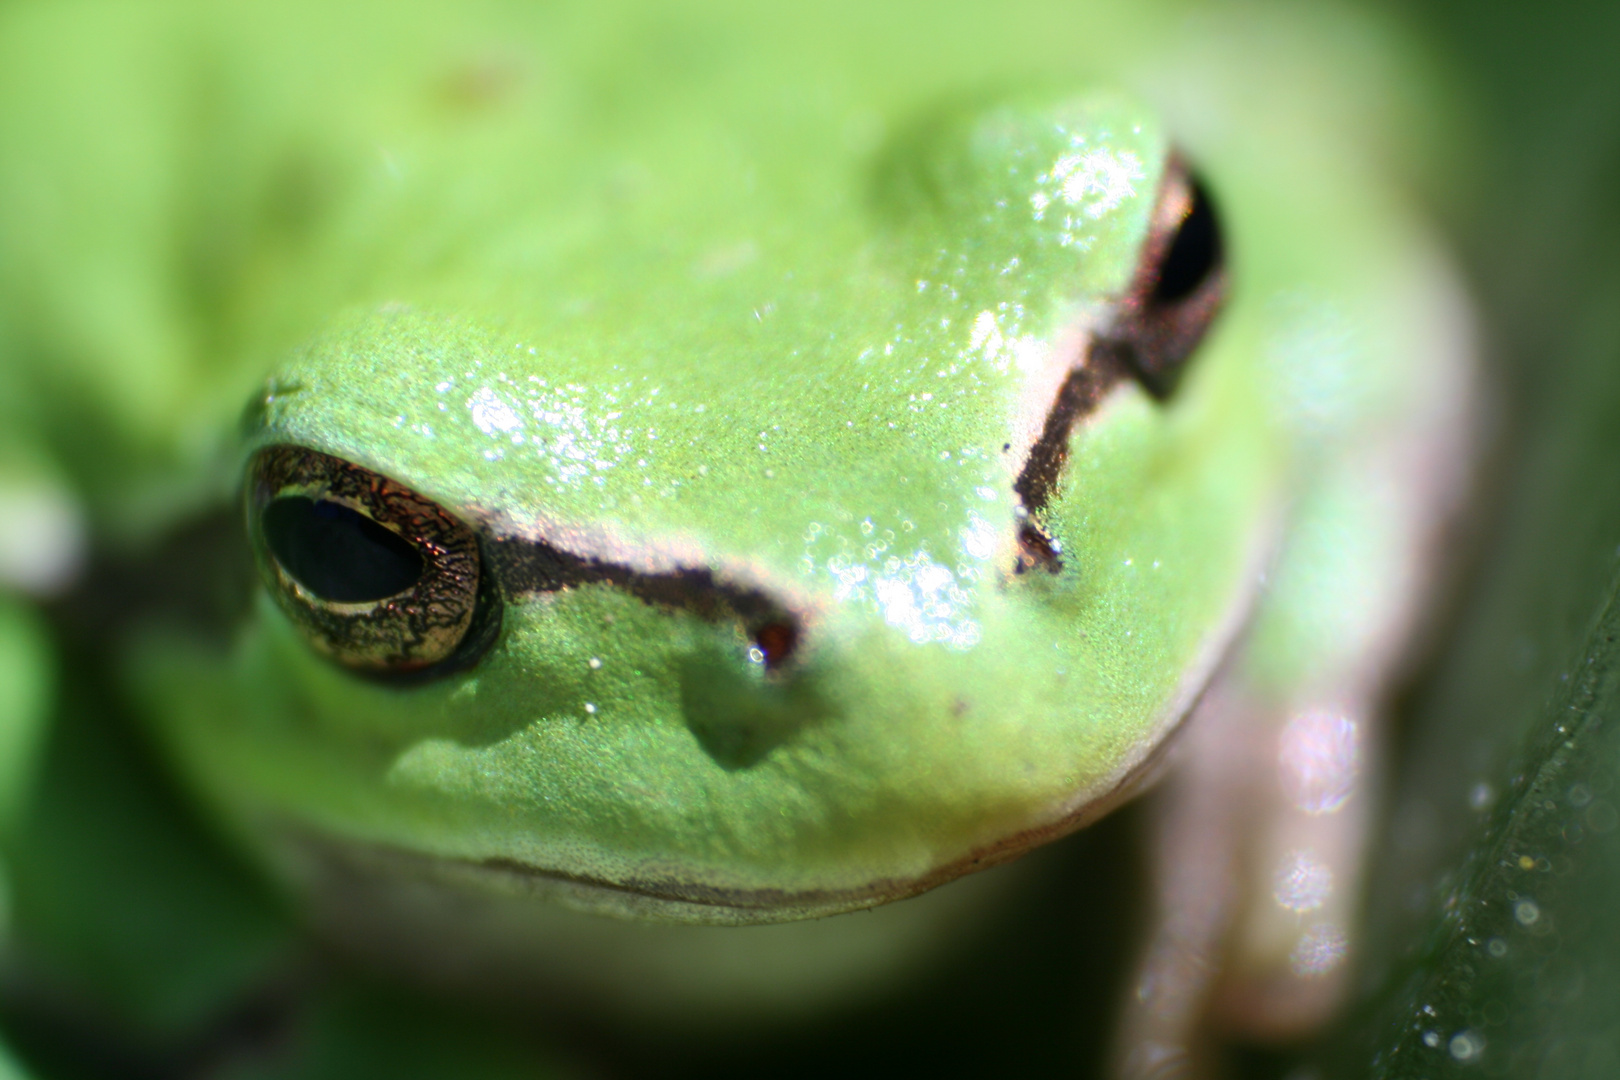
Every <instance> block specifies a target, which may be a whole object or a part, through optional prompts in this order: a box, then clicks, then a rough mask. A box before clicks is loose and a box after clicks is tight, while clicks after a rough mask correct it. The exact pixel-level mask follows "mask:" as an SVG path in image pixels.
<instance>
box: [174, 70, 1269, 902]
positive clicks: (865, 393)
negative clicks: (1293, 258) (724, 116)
mask: <svg viewBox="0 0 1620 1080" xmlns="http://www.w3.org/2000/svg"><path fill="white" fill-rule="evenodd" d="M639 145H641V148H642V150H643V152H644V155H645V156H643V157H642V158H641V159H640V160H639V161H638V162H637V164H636V167H635V171H634V175H633V176H631V177H630V178H629V179H625V177H624V176H623V175H622V170H623V165H622V162H619V161H616V160H615V159H613V157H612V155H611V154H606V153H600V152H593V153H594V154H595V156H592V155H586V156H585V160H584V163H583V164H581V165H579V166H577V167H575V168H573V169H572V170H571V171H570V173H569V175H570V176H572V177H573V178H574V179H573V180H572V181H571V183H572V187H568V186H567V185H564V188H565V189H566V190H561V191H559V190H558V189H556V188H555V186H553V187H549V188H547V189H546V191H545V197H544V198H540V197H538V196H537V197H535V198H533V199H531V200H528V201H526V202H522V203H520V204H518V205H514V206H510V207H507V208H505V210H504V211H503V213H502V214H500V215H498V216H497V217H496V219H495V220H494V222H493V223H492V224H490V225H489V227H487V228H483V229H481V230H480V229H467V230H464V232H463V234H462V235H459V236H458V237H457V238H456V239H455V240H454V242H446V243H443V244H440V245H439V246H438V247H434V248H433V249H432V254H431V257H428V256H421V257H416V258H412V259H404V260H401V266H400V267H399V268H397V269H395V270H392V271H385V272H382V273H380V274H378V275H377V276H375V277H374V279H372V280H370V281H368V282H367V284H366V285H365V287H364V288H363V289H358V290H356V292H355V294H354V295H352V296H348V297H345V302H344V303H343V305H342V306H341V310H339V311H338V313H337V314H336V315H335V316H334V317H333V318H332V319H331V320H330V321H329V322H328V323H327V324H326V325H325V327H324V328H323V329H321V330H320V331H319V332H318V333H316V334H315V335H314V336H313V337H312V338H311V339H310V341H309V344H308V345H307V346H306V347H304V348H303V349H301V350H300V351H299V352H298V353H297V354H296V355H294V356H292V357H290V358H289V359H287V360H286V361H285V362H284V363H283V364H281V365H280V367H279V368H278V370H277V371H276V372H275V373H274V374H273V375H272V376H271V377H270V379H269V380H268V382H267V384H266V386H265V388H264V390H263V392H262V394H261V395H260V396H259V397H258V398H257V399H256V400H255V402H254V404H253V406H252V408H251V409H250V411H249V416H248V421H247V438H246V444H245V445H246V452H245V456H244V461H245V465H244V471H245V477H246V480H245V492H246V494H245V502H246V509H247V521H248V530H249V534H250V537H251V541H252V544H253V547H254V550H255V552H256V556H257V562H258V566H259V570H260V575H261V578H262V582H263V588H262V590H261V592H260V595H259V598H258V600H257V602H256V605H255V612H254V618H253V620H252V622H251V624H250V626H249V628H248V630H247V631H246V632H245V634H244V636H243V637H242V639H241V640H240V642H239V643H238V646H237V653H236V661H235V663H234V667H233V671H232V674H231V680H232V681H231V689H230V690H229V691H228V693H229V694H230V696H231V704H230V707H229V708H228V709H227V710H225V711H224V713H223V714H224V715H228V716H229V717H230V719H229V721H228V722H221V720H220V716H221V715H222V712H221V710H220V708H219V707H218V706H217V702H216V704H215V705H214V706H213V707H208V706H206V705H203V704H199V705H197V706H196V707H194V708H191V709H189V710H188V709H179V710H177V711H176V713H175V715H174V717H173V719H172V720H170V721H169V724H170V729H169V732H170V737H171V739H172V741H173V742H174V743H175V744H176V746H177V747H178V748H179V752H180V754H181V757H182V758H183V759H184V760H186V761H187V762H188V763H189V764H190V766H191V769H190V771H191V772H192V774H193V775H194V776H196V777H199V778H201V780H200V782H201V783H202V785H203V786H204V787H205V788H206V789H207V790H208V793H209V795H210V797H211V798H212V799H213V800H215V801H216V802H218V803H220V804H221V805H223V806H224V807H225V808H226V809H227V810H228V811H229V814H230V816H231V817H232V818H233V819H234V820H236V821H237V822H238V823H239V825H240V827H241V828H242V829H243V830H244V831H246V832H247V833H248V834H250V835H251V836H253V837H255V838H257V840H258V842H260V843H261V844H263V843H264V842H265V841H266V839H267V838H269V839H270V841H271V843H272V845H274V844H283V843H286V842H288V838H293V840H292V842H294V843H297V844H304V843H315V844H319V845H322V846H323V847H327V848H332V847H335V848H338V849H342V850H352V851H368V852H372V853H378V852H381V853H386V855H387V857H388V858H389V859H395V858H404V859H408V860H420V861H425V862H427V863H431V864H434V865H438V866H444V867H453V868H454V869H455V871H456V873H457V874H458V875H462V876H463V877H464V878H466V879H467V880H473V881H476V880H478V879H480V878H481V877H485V876H487V877H489V878H491V879H493V878H497V877H498V878H500V879H502V880H505V881H510V880H511V879H512V878H513V877H517V878H521V879H523V880H525V881H526V882H529V883H531V884H533V885H534V886H535V887H537V888H540V889H541V891H543V892H546V893H547V894H548V895H553V896H558V897H561V898H562V899H563V900H564V901H565V902H568V903H570V904H573V905H575V906H581V907H585V908H588V909H590V910H596V911H604V912H608V913H614V914H630V915H635V916H640V917H651V918H658V919H666V920H674V921H687V922H710V923H740V922H769V921H781V920H786V919H794V918H803V917H809V916H816V915H822V914H828V913H832V912H836V911H842V910H848V909H852V908H858V907H865V906H871V905H874V904H878V903H882V902H885V901H888V900H892V899H897V898H900V897H904V896H908V895H912V894H915V893H917V892H920V891H922V890H925V889H927V888H930V887H931V886H933V885H936V884H939V883H942V882H944V881H946V880H949V879H951V878H953V877H956V876H959V875H961V874H964V873H967V872H969V871H972V870H975V869H978V868H981V867H984V866H988V865H991V864H994V863H996V862H999V861H1003V860H1005V859H1008V858H1011V857H1013V856H1016V855H1017V854H1020V853H1021V852H1023V851H1025V850H1027V849H1028V848H1030V847H1031V846H1033V845H1035V844H1038V843H1041V842H1044V841H1046V840H1048V839H1051V838H1054V837H1056V836H1059V835H1062V834H1064V833H1066V832H1068V831H1070V830H1072V829H1074V828H1076V827H1078V826H1079V825H1081V824H1083V823H1085V822H1087V821H1089V820H1092V819H1093V818H1095V817H1096V816H1098V815H1099V814H1100V813H1102V812H1104V811H1105V810H1106V809H1108V808H1109V807H1111V806H1113V805H1115V804H1117V802H1119V801H1120V800H1121V799H1122V798H1123V797H1125V796H1126V795H1127V794H1128V793H1129V792H1130V791H1131V790H1132V787H1133V784H1134V783H1135V782H1136V781H1138V780H1139V779H1140V778H1142V777H1143V776H1144V775H1145V774H1146V772H1147V771H1148V769H1149V767H1150V765H1151V764H1152V763H1153V762H1154V761H1155V760H1156V759H1157V757H1158V755H1159V751H1160V749H1161V747H1162V746H1163V745H1164V742H1165V740H1166V738H1167V737H1168V736H1169V735H1170V733H1171V732H1172V731H1173V729H1174V728H1175V726H1176V725H1177V723H1178V721H1179V720H1180V718H1181V716H1182V715H1183V714H1184V713H1185V711H1186V709H1187V707H1188V705H1189V703H1190V701H1191V700H1192V698H1193V697H1194V696H1195V695H1196V694H1197V693H1198V691H1199V690H1200V688H1201V687H1202V686H1203V685H1204V683H1205V682H1206V681H1207V679H1208V677H1209V675H1210V673H1211V671H1212V669H1213V667H1214V665H1215V664H1216V663H1217V661H1218V660H1219V658H1220V656H1221V655H1222V653H1223V651H1224V650H1225V649H1226V648H1227V646H1228V645H1229V644H1230V642H1231V639H1232V637H1233V635H1234V634H1235V632H1236V629H1237V627H1238V626H1239V625H1240V624H1241V621H1242V618H1243V615H1244V613H1245V611H1246V609H1247V605H1248V603H1249V600H1250V598H1251V593H1252V589H1253V581H1254V579H1255V570H1256V568H1257V565H1258V562H1259V560H1260V559H1261V558H1263V556H1264V553H1265V551H1266V550H1267V545H1268V543H1269V540H1268V537H1269V536H1270V531H1271V525H1272V521H1273V517H1274V511H1275V510H1276V484H1275V478H1276V476H1277V475H1279V466H1278V462H1277V457H1278V455H1277V452H1276V448H1275V438H1274V436H1273V434H1272V433H1271V432H1270V431H1269V430H1268V428H1267V425H1266V422H1265V420H1264V418H1263V415H1262V414H1261V413H1260V412H1259V410H1258V406H1257V405H1255V404H1254V403H1255V402H1257V401H1258V400H1260V398H1261V397H1262V396H1263V395H1260V394H1257V393H1256V389H1255V385H1254V383H1255V380H1256V379H1257V378H1258V377H1259V376H1258V373H1257V371H1256V369H1255V367H1254V365H1253V364H1252V363H1250V361H1249V360H1248V359H1247V357H1248V356H1249V355H1250V354H1251V353H1252V351H1253V350H1252V349H1247V348H1245V346H1244V340H1245V334H1246V332H1247V331H1246V329H1245V327H1244V325H1243V323H1242V321H1241V320H1240V319H1234V318H1230V317H1228V318H1224V319H1221V320H1216V314H1217V310H1218V309H1219V307H1220V302H1221V299H1222V295H1223V292H1224V290H1225V284H1226V282H1225V268H1224V263H1223V261H1222V251H1221V243H1220V235H1219V230H1218V225H1217V223H1216V222H1215V215H1214V209H1213V207H1212V205H1211V201H1210V199H1209V197H1208V195H1207V194H1206V193H1205V191H1204V190H1203V188H1202V187H1201V186H1200V184H1199V182H1198V181H1197V180H1195V179H1194V178H1193V176H1192V174H1191V173H1190V172H1189V170H1188V168H1187V166H1186V164H1185V163H1184V162H1183V161H1182V159H1181V158H1180V157H1179V156H1178V155H1177V153H1176V152H1175V150H1174V149H1173V147H1172V145H1171V143H1170V141H1169V139H1168V137H1167V136H1166V134H1165V132H1164V131H1163V130H1161V128H1160V127H1159V126H1158V125H1157V124H1156V122H1155V121H1154V120H1153V119H1152V117H1151V114H1150V113H1149V112H1148V111H1146V110H1145V109H1143V108H1142V107H1141V106H1139V105H1137V104H1135V103H1134V102H1132V101H1130V100H1128V99H1125V98H1122V97H1119V96H1117V95H1114V94H1111V93H1099V94H1081V95H1075V96H1063V97H1059V98H1052V97H1016V98H1002V99H999V100H995V101H991V102H988V103H984V102H974V103H968V104H953V105H951V106H949V107H945V108H939V109H934V110H932V111H930V112H928V113H927V115H925V116H924V117H923V118H921V119H917V120H914V121H912V122H910V123H906V124H901V125H900V126H899V128H898V133H897V134H895V135H894V136H892V137H891V138H889V139H888V140H887V141H886V142H885V144H884V145H883V147H881V148H880V149H879V151H878V152H876V153H873V152H871V151H870V150H869V149H863V148H852V147H850V146H849V145H847V143H846V141H844V140H841V139H840V138H839V137H838V132H837V130H836V129H835V128H834V127H832V126H828V128H827V130H825V131H812V132H809V133H807V132H805V131H797V132H795V133H794V135H793V137H792V138H785V137H781V136H779V135H777V134H776V133H775V132H773V131H771V130H768V129H766V128H762V127H758V126H755V127H749V126H748V125H747V124H746V123H741V122H738V123H731V124H722V123H719V122H717V121H714V120H713V119H712V118H708V119H704V118H699V119H696V120H692V121H691V122H689V123H688V124H687V126H686V127H682V128H679V129H678V130H671V131H667V132H664V133H663V134H662V136H661V137H660V138H658V139H656V140H651V144H650V146H649V145H648V142H647V140H643V142H642V143H641V144H639ZM739 147H741V149H739ZM553 149H554V148H551V147H547V146H539V145H537V146H535V147H534V148H532V154H533V157H534V160H535V162H536V163H537V164H536V167H537V169H538V168H540V163H543V162H544V161H545V160H546V155H547V154H548V153H550V152H552V150H553ZM475 166H476V162H474V163H471V164H465V163H464V164H463V165H462V166H458V167H462V168H465V169H467V170H472V169H474V168H475ZM421 171H422V173H423V174H425V175H427V176H428V177H429V179H425V180H423V181H422V183H423V184H424V185H438V186H436V187H433V192H434V193H435V194H434V198H438V197H439V196H440V195H442V189H443V188H444V187H445V186H446V185H445V183H444V181H443V176H442V175H441V174H436V173H434V172H433V171H432V170H430V169H425V168H424V169H423V170H421ZM627 185H628V187H629V189H630V190H629V191H628V193H627V191H626V190H625V188H626V186H627ZM432 205H434V203H433V198H425V199H424V198H419V199H415V200H411V199H401V200H399V201H398V203H397V208H396V210H394V211H392V213H393V215H394V216H393V217H392V218H389V217H388V216H387V215H379V216H380V217H381V218H383V219H384V220H385V222H386V224H387V226H388V227H389V228H392V229H395V230H397V231H398V232H400V233H403V234H413V235H418V234H419V235H422V236H429V237H431V236H433V235H434V234H435V230H438V229H439V228H440V226H438V225H437V224H436V223H435V222H434V221H433V220H432V218H431V213H432V211H431V206H432ZM424 206H428V207H429V209H424ZM427 246H431V245H427ZM205 696H206V695H199V701H200V700H201V698H202V697H205ZM210 778H212V779H210ZM221 778H225V779H221Z"/></svg>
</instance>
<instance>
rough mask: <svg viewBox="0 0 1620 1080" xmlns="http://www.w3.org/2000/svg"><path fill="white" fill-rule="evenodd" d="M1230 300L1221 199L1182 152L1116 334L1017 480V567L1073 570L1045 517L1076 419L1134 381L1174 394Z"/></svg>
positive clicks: (1097, 351) (1064, 401)
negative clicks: (1218, 211) (1219, 207)
mask: <svg viewBox="0 0 1620 1080" xmlns="http://www.w3.org/2000/svg"><path fill="white" fill-rule="evenodd" d="M1225 296H1226V264H1225V245H1224V241H1223V240H1222V237H1221V230H1220V222H1219V221H1218V220H1217V217H1216V214H1215V207H1214V204H1213V203H1212V202H1211V200H1210V198H1209V194H1208V192H1206V191H1205V190H1204V188H1203V185H1202V184H1200V183H1199V182H1198V181H1197V180H1196V179H1195V178H1194V177H1193V176H1192V174H1191V173H1190V172H1189V171H1188V170H1187V167H1186V165H1185V163H1184V162H1183V161H1182V160H1181V158H1180V156H1179V155H1173V156H1172V157H1171V158H1170V162H1169V165H1168V166H1167V168H1166V169H1165V175H1164V180H1163V182H1162V183H1161V184H1160V187H1159V198H1158V202H1157V203H1156V204H1155V205H1154V210H1153V219H1152V225H1151V228H1150V229H1149V232H1148V237H1147V240H1146V241H1145V242H1144V243H1143V245H1142V255H1141V260H1140V262H1139V263H1138V264H1137V268H1136V273H1135V274H1134V275H1133V277H1132V280H1131V285H1130V288H1129V290H1128V291H1127V292H1126V294H1125V296H1123V297H1122V298H1121V299H1120V301H1119V303H1118V306H1117V308H1116V310H1115V313H1114V317H1113V320H1112V322H1111V323H1110V324H1109V326H1108V328H1107V330H1106V331H1104V332H1102V333H1099V334H1097V335H1096V336H1095V337H1093V338H1092V340H1091V342H1090V344H1089V346H1088V348H1087V350H1086V355H1085V357H1084V358H1083V360H1082V362H1081V363H1080V364H1079V365H1077V366H1076V367H1074V368H1073V369H1072V370H1070V372H1069V374H1068V376H1067V377H1066V378H1065V379H1064V380H1063V385H1062V386H1061V387H1059V389H1058V393H1057V398H1056V399H1055V400H1054V401H1053V403H1052V408H1051V409H1050V410H1049V411H1048V412H1047V414H1046V423H1045V424H1044V425H1043V427H1042V429H1041V437H1040V438H1039V439H1037V440H1036V442H1035V445H1034V446H1033V447H1031V448H1030V451H1029V456H1028V457H1027V458H1026V459H1025V461H1024V467H1023V469H1022V470H1020V472H1019V474H1018V479H1017V480H1016V481H1014V483H1013V491H1014V492H1015V493H1017V495H1018V501H1019V513H1020V521H1019V525H1018V552H1019V553H1018V561H1017V563H1016V564H1015V565H1014V567H1013V569H1014V572H1015V573H1020V574H1021V573H1024V572H1026V571H1028V570H1033V569H1036V568H1041V569H1045V570H1048V571H1050V572H1052V573H1057V572H1058V571H1059V570H1061V569H1062V568H1063V560H1062V553H1063V549H1062V545H1061V544H1060V543H1059V541H1058V540H1057V539H1056V538H1055V537H1053V536H1052V535H1051V534H1050V533H1049V532H1048V531H1047V529H1046V526H1045V524H1044V523H1043V521H1042V517H1043V515H1044V513H1045V510H1046V507H1047V506H1048V505H1049V504H1050V503H1051V501H1052V499H1053V498H1054V497H1055V496H1056V495H1057V491H1058V486H1059V484H1060V483H1061V482H1062V479H1063V470H1064V467H1065V466H1066V465H1067V464H1068V460H1069V438H1070V436H1071V434H1072V433H1073V431H1074V427H1075V425H1076V424H1078V423H1080V422H1081V421H1082V420H1084V419H1085V418H1086V417H1087V416H1089V415H1090V414H1091V413H1092V412H1093V411H1094V410H1095V409H1096V408H1097V406H1098V405H1100V404H1101V403H1102V401H1103V399H1104V398H1105V397H1107V396H1108V393H1109V391H1110V390H1112V389H1113V388H1114V387H1115V386H1117V385H1118V384H1119V383H1120V382H1121V381H1122V380H1124V379H1135V380H1136V381H1137V382H1138V383H1140V384H1141V385H1142V387H1143V388H1144V389H1145V390H1147V392H1148V393H1150V394H1152V395H1153V396H1154V397H1155V398H1158V399H1160V400H1161V401H1162V400H1164V399H1166V398H1168V397H1170V395H1171V394H1172V393H1173V392H1174V390H1175V388H1176V384H1177V383H1178V382H1179V381H1180V379H1181V376H1182V374H1183V372H1184V371H1185V370H1186V365H1187V361H1188V359H1189V358H1191V356H1192V355H1193V352H1194V350H1196V348H1197V347H1198V343H1199V342H1200V341H1202V340H1203V337H1204V333H1205V331H1207V330H1208V329H1209V325H1210V323H1211V322H1212V321H1213V320H1214V318H1215V314H1216V312H1217V311H1219V309H1220V305H1221V301H1222V300H1223V299H1224V298H1225Z"/></svg>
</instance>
